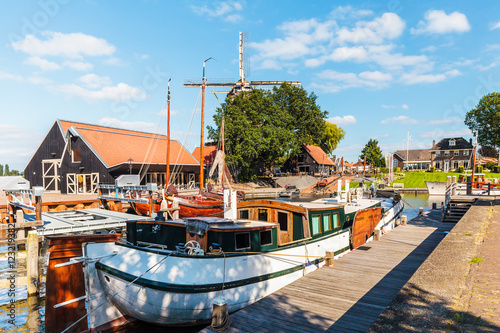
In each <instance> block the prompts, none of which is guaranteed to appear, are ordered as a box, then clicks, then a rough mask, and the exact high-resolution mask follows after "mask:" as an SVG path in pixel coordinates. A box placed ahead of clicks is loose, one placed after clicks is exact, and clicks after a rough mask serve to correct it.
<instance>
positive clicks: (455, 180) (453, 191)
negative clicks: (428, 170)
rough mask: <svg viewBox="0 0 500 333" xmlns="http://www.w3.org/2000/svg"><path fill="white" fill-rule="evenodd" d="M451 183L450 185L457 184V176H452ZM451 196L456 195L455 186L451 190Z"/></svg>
mask: <svg viewBox="0 0 500 333" xmlns="http://www.w3.org/2000/svg"><path fill="white" fill-rule="evenodd" d="M451 183H452V184H456V183H457V176H453V177H452V178H451ZM451 195H452V196H453V195H457V188H456V186H453V189H452V190H451Z"/></svg>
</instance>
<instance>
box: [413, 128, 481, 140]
mask: <svg viewBox="0 0 500 333" xmlns="http://www.w3.org/2000/svg"><path fill="white" fill-rule="evenodd" d="M467 135H472V132H471V131H470V129H468V128H464V129H461V130H456V131H429V132H424V133H422V134H420V137H421V138H454V137H460V136H467Z"/></svg>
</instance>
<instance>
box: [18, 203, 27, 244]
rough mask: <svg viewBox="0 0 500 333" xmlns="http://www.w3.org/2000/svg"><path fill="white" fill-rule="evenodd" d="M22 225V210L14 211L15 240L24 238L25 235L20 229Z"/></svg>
mask: <svg viewBox="0 0 500 333" xmlns="http://www.w3.org/2000/svg"><path fill="white" fill-rule="evenodd" d="M22 224H24V212H23V210H22V209H17V210H16V227H18V229H17V239H21V238H26V233H25V231H24V228H22V226H21V225H22Z"/></svg>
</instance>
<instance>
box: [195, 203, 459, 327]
mask: <svg viewBox="0 0 500 333" xmlns="http://www.w3.org/2000/svg"><path fill="white" fill-rule="evenodd" d="M439 220H440V210H433V211H430V212H429V213H428V215H426V216H422V217H417V218H415V219H413V220H412V221H410V222H409V223H408V225H406V226H401V227H398V228H396V229H394V230H393V231H391V232H389V233H388V234H386V235H384V236H383V237H382V238H381V240H379V241H372V242H369V243H367V244H365V245H364V246H361V247H359V248H358V249H356V250H354V251H352V252H351V253H348V254H347V255H345V256H343V257H342V258H340V259H338V260H336V261H335V265H334V266H333V267H324V268H321V269H319V270H316V271H314V272H312V273H310V274H308V275H306V276H305V277H303V278H301V279H299V280H297V281H295V282H294V283H292V284H290V285H288V286H286V287H284V288H282V289H280V290H278V291H277V292H275V293H274V294H272V295H270V296H268V297H266V298H264V299H262V300H260V301H258V302H256V303H254V304H253V305H250V306H248V307H246V308H244V309H242V310H240V311H238V312H236V313H234V314H232V315H231V316H230V319H231V322H232V324H231V328H230V330H229V332H301V333H302V332H366V331H367V330H368V328H369V327H370V326H371V325H372V323H373V322H374V321H375V320H376V319H377V317H378V316H379V315H380V314H381V313H382V311H383V310H384V309H385V308H386V307H387V306H388V305H389V303H390V302H391V300H392V299H393V298H394V297H395V296H396V295H397V293H398V292H399V290H400V289H401V288H402V287H403V286H404V285H405V283H406V282H407V281H408V280H409V279H410V277H411V276H412V275H413V273H414V272H415V271H416V270H417V269H418V268H419V266H420V265H421V264H422V263H423V262H424V261H425V259H426V258H427V257H428V255H429V254H430V253H431V252H432V251H433V250H434V248H435V247H436V246H437V244H439V242H440V241H441V240H442V239H443V237H444V234H443V232H444V231H449V230H450V229H451V228H452V227H453V226H452V225H448V224H443V223H440V222H439ZM202 332H211V331H210V330H209V329H208V328H206V329H205V330H203V331H202Z"/></svg>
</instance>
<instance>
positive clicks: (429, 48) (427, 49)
mask: <svg viewBox="0 0 500 333" xmlns="http://www.w3.org/2000/svg"><path fill="white" fill-rule="evenodd" d="M437 49H438V48H437V46H435V45H429V46H427V47H424V48H423V49H421V50H420V51H422V52H431V53H433V52H436V51H437Z"/></svg>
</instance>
